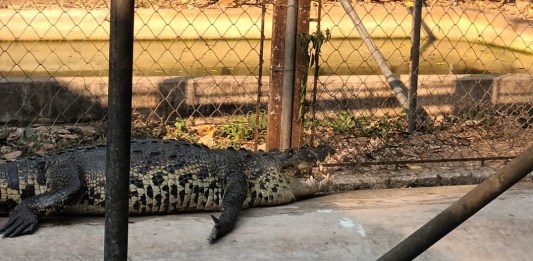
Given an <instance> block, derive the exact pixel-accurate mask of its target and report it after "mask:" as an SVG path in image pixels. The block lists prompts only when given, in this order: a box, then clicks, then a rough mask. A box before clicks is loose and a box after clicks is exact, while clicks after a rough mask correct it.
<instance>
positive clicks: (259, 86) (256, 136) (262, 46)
mask: <svg viewBox="0 0 533 261" xmlns="http://www.w3.org/2000/svg"><path fill="white" fill-rule="evenodd" d="M265 14H266V0H262V1H261V40H260V41H259V72H258V74H257V99H256V103H255V133H254V151H257V146H258V145H259V144H258V143H259V128H260V117H259V116H260V114H261V109H260V106H261V95H262V89H263V64H264V63H265V60H264V58H263V53H264V49H265Z"/></svg>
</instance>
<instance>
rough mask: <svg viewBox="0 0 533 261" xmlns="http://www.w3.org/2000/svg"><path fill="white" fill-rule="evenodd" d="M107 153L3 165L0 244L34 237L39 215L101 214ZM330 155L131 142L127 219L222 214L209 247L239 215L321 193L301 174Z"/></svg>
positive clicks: (327, 150)
mask: <svg viewBox="0 0 533 261" xmlns="http://www.w3.org/2000/svg"><path fill="white" fill-rule="evenodd" d="M106 153H107V151H106V146H105V145H97V146H89V147H80V148H77V149H70V150H65V151H62V152H58V153H55V154H51V155H48V156H40V157H26V158H21V159H18V160H15V161H9V162H5V163H4V164H0V215H2V214H3V215H9V218H8V221H7V223H6V224H4V225H3V226H1V227H0V233H2V234H3V235H2V236H3V237H4V238H6V237H17V236H21V235H25V234H32V233H33V232H35V231H36V230H37V229H38V226H39V220H40V218H41V217H42V216H46V215H58V214H63V213H64V214H74V215H103V214H104V212H105V169H106ZM332 153H334V149H332V148H331V147H330V146H327V145H323V146H318V147H314V148H306V149H299V150H288V151H285V152H282V151H279V150H274V151H270V152H252V151H248V150H244V149H232V148H227V149H210V148H208V147H206V146H203V145H199V144H194V143H189V142H186V141H182V140H134V141H132V142H131V154H130V155H131V160H130V161H131V163H130V179H129V213H130V215H150V214H169V213H178V212H194V211H220V212H221V213H220V216H219V217H218V218H217V217H215V216H213V215H211V217H212V218H213V221H214V222H215V225H214V227H213V229H212V231H211V234H210V235H209V237H208V240H209V242H211V243H213V242H215V241H216V240H217V239H219V238H222V237H223V236H224V235H226V234H227V233H229V232H230V231H231V230H232V229H233V228H234V226H235V224H236V222H237V218H238V215H239V212H240V211H241V209H243V208H249V207H258V206H272V205H279V204H285V203H289V202H292V201H294V200H296V199H297V198H299V197H306V196H311V195H314V194H315V193H317V192H320V191H321V190H322V189H323V188H324V186H325V184H326V182H327V176H326V178H324V179H322V180H320V181H318V180H317V179H314V178H313V176H312V175H310V176H309V177H308V178H305V173H306V172H309V170H310V169H312V168H313V166H315V164H316V163H317V161H323V160H324V159H325V158H326V157H327V156H329V155H330V154H332Z"/></svg>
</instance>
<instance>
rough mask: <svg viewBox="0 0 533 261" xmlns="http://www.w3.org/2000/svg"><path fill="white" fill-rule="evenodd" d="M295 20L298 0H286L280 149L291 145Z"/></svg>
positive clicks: (296, 18) (296, 19) (296, 20)
mask: <svg viewBox="0 0 533 261" xmlns="http://www.w3.org/2000/svg"><path fill="white" fill-rule="evenodd" d="M297 22H298V1H297V0H288V1H287V19H286V27H285V55H284V62H283V67H284V72H283V87H282V88H283V93H282V97H281V144H280V145H281V146H280V148H281V149H288V148H290V146H291V137H292V108H293V106H292V105H293V104H292V103H293V100H294V73H295V72H294V71H295V70H294V68H295V60H296V26H297Z"/></svg>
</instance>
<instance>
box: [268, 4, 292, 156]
mask: <svg viewBox="0 0 533 261" xmlns="http://www.w3.org/2000/svg"><path fill="white" fill-rule="evenodd" d="M272 4H273V9H274V10H273V13H272V46H271V52H270V91H269V96H268V108H267V110H268V113H267V134H266V150H272V149H279V147H280V143H281V142H280V135H281V128H280V124H281V110H282V108H281V96H282V93H283V90H282V85H283V72H284V71H283V55H284V54H285V45H284V44H285V27H286V25H285V17H286V16H287V8H286V0H274V1H272Z"/></svg>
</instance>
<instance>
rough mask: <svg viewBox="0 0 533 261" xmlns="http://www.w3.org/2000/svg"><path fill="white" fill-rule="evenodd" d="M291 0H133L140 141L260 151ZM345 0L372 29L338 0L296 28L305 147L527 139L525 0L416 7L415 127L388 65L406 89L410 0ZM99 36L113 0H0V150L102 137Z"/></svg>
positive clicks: (500, 146) (532, 117) (431, 154)
mask: <svg viewBox="0 0 533 261" xmlns="http://www.w3.org/2000/svg"><path fill="white" fill-rule="evenodd" d="M284 2H285V1H266V2H264V3H263V1H231V0H229V1H185V0H184V1H172V2H168V1H159V0H153V1H150V0H143V1H137V2H136V9H135V32H134V35H135V43H134V56H133V61H134V65H133V68H134V71H133V101H132V106H133V114H134V116H133V119H132V124H133V137H135V138H144V137H156V138H180V139H186V140H190V141H194V142H200V143H203V144H206V145H208V146H211V147H227V146H238V147H240V146H242V147H247V148H254V147H255V146H258V147H259V148H265V145H264V144H265V137H266V131H267V129H266V127H267V119H268V100H269V94H270V92H269V91H270V89H269V86H270V80H271V79H270V75H271V73H272V71H273V70H272V69H273V68H278V67H276V66H278V65H277V64H272V61H271V57H273V56H274V55H275V52H276V51H277V50H276V49H273V48H272V46H274V44H275V43H273V42H272V41H271V37H272V28H273V23H275V22H276V21H275V20H274V19H273V17H272V14H273V10H274V8H275V7H276V5H282V4H283V3H284ZM346 2H349V4H350V5H351V6H352V7H353V10H354V13H355V15H356V16H357V17H358V18H359V19H360V20H361V25H362V27H364V29H365V30H366V31H367V32H368V34H369V36H370V37H369V38H367V37H365V36H362V35H361V33H360V29H361V28H362V27H361V26H359V27H357V26H356V24H354V22H353V20H352V17H350V15H348V14H347V12H346V9H345V8H343V6H342V5H341V4H340V3H339V2H335V1H322V2H314V1H313V2H311V7H310V9H309V17H308V18H307V19H308V23H309V28H310V30H309V33H307V34H299V35H298V37H297V45H301V46H304V47H300V49H304V50H306V52H307V54H308V56H307V57H308V60H307V62H308V65H306V66H308V71H307V73H306V74H305V75H307V78H304V81H303V82H304V83H307V84H305V87H304V88H303V91H302V93H301V94H302V96H303V97H304V98H302V99H301V100H297V101H295V103H300V105H301V106H302V109H301V113H300V117H301V119H300V120H301V121H302V124H301V133H302V137H301V144H306V143H313V144H315V143H328V144H330V145H332V146H334V147H335V148H337V149H338V151H339V153H338V155H337V156H336V159H335V162H333V163H334V164H367V163H368V164H380V163H394V162H418V161H441V160H472V159H476V160H479V159H492V158H494V159H497V158H507V157H513V156H516V155H517V154H518V153H520V152H521V151H523V150H525V149H526V148H527V147H529V146H531V145H532V144H533V141H532V140H531V138H530V137H531V135H532V134H533V109H532V107H531V104H533V85H532V82H533V81H532V78H533V62H532V61H533V29H532V28H533V22H532V21H533V4H532V3H531V2H530V1H512V2H511V1H508V2H493V1H464V2H463V1H458V2H455V1H445V2H443V1H426V2H424V7H423V8H422V19H421V24H420V30H421V42H420V48H419V49H418V52H419V53H420V63H419V64H418V65H417V66H416V65H415V66H416V67H417V68H418V70H419V72H418V81H417V83H418V91H417V98H416V103H417V104H418V106H419V107H420V108H421V110H422V111H423V112H424V113H425V114H426V115H427V116H428V118H427V119H426V121H425V122H424V124H419V125H418V126H417V128H416V129H414V130H413V131H410V132H408V131H407V130H408V120H407V114H408V111H407V110H406V107H405V106H403V104H402V103H401V102H399V101H398V99H397V96H396V94H397V93H394V92H393V91H392V90H391V87H390V86H389V80H390V79H389V78H388V77H385V76H384V75H383V68H388V70H390V72H391V74H392V76H391V77H393V78H392V79H399V81H396V83H401V86H404V87H405V88H404V89H403V90H402V91H403V92H405V95H406V96H407V92H408V89H409V88H410V87H409V86H411V84H410V78H409V74H410V53H411V46H412V42H411V39H410V36H411V33H412V31H413V28H414V27H413V18H412V17H413V16H412V13H413V4H412V2H411V1H372V2H367V1H351V2H350V1H346ZM262 4H265V9H263V8H262ZM319 7H320V9H319ZM317 25H319V28H318V29H317ZM108 38H109V1H108V0H87V1H44V0H28V1H25V0H9V1H7V0H2V1H0V106H2V108H3V109H2V110H1V112H0V126H1V128H0V155H1V156H2V157H3V158H4V159H12V158H14V157H18V156H19V155H20V154H21V153H22V154H30V155H32V154H46V153H49V152H51V151H55V150H58V149H61V148H65V147H73V146H78V145H81V144H89V143H97V142H99V143H101V142H102V140H103V139H105V129H106V126H105V124H104V123H105V120H106V116H107V114H106V109H107V86H108V85H107V77H108V75H107V73H108V64H109V60H108V53H109V50H108V49H109V43H108ZM368 39H370V40H371V41H372V43H373V46H374V47H376V49H369V48H368V46H369V45H368V43H365V41H364V40H368ZM377 53H379V54H380V55H381V56H382V57H383V58H384V60H385V62H384V63H383V62H378V61H377V60H376V57H378V56H376V55H377ZM378 60H379V59H378ZM317 65H318V67H316V66H317ZM400 89H401V88H400ZM271 98H272V97H271Z"/></svg>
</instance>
